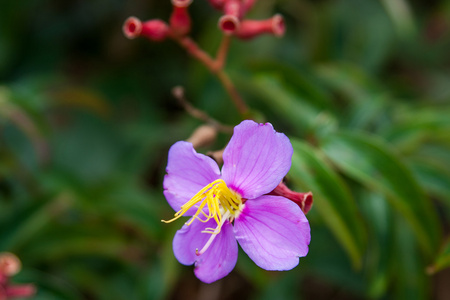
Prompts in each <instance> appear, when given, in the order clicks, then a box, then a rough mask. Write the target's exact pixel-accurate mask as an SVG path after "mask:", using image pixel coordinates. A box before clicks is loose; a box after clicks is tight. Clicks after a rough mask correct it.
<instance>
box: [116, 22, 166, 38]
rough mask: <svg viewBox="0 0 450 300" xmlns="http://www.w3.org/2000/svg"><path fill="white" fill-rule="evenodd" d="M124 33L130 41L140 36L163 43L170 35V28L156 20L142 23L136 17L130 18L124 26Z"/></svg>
mask: <svg viewBox="0 0 450 300" xmlns="http://www.w3.org/2000/svg"><path fill="white" fill-rule="evenodd" d="M122 29H123V33H124V34H125V36H126V37H127V38H129V39H134V38H136V37H138V36H143V37H146V38H148V39H150V40H152V41H162V40H164V39H165V38H166V37H167V36H168V35H169V32H170V30H169V26H168V25H167V24H166V23H165V22H164V21H162V20H159V19H154V20H150V21H147V22H144V23H142V22H141V20H139V19H138V18H136V17H129V18H128V19H127V20H126V21H125V23H124V24H123V28H122Z"/></svg>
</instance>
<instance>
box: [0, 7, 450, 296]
mask: <svg viewBox="0 0 450 300" xmlns="http://www.w3.org/2000/svg"><path fill="white" fill-rule="evenodd" d="M190 11H191V15H192V19H193V24H194V26H193V32H192V36H193V38H194V39H195V40H196V41H198V43H199V44H200V45H201V46H202V47H203V48H204V49H205V50H206V51H207V52H209V53H214V52H215V51H216V49H217V47H218V45H219V43H220V39H221V33H220V31H219V30H218V28H217V20H218V18H219V17H220V13H219V12H217V11H215V10H213V9H212V8H211V7H210V6H209V5H208V3H207V1H206V0H194V2H193V4H192V5H191V7H190ZM170 12H171V5H170V1H168V0H165V1H151V0H147V1H143V0H128V1H124V0H120V1H119V0H89V1H88V0H85V1H82V0H79V1H69V0H66V1H61V0H46V1H45V0H21V1H16V0H1V2H0V251H10V252H13V253H15V254H16V255H18V256H19V257H20V258H21V260H22V262H23V265H24V266H23V270H22V272H21V273H19V274H18V275H17V276H15V277H14V282H17V283H21V282H23V283H26V282H33V283H35V284H36V285H37V287H38V294H37V295H36V297H35V299H45V300H47V299H107V300H116V299H117V300H118V299H448V298H449V297H450V288H449V286H448V282H449V277H450V273H449V272H448V270H443V271H441V270H442V269H445V267H447V266H448V265H450V246H449V244H448V243H446V237H447V236H448V232H449V221H448V220H449V214H450V1H444V0H441V1H439V0H434V1H418V0H414V1H412V0H411V1H408V0H334V1H333V0H321V1H312V0H309V1H306V0H276V1H275V0H264V1H263V0H260V1H258V2H257V4H256V6H255V8H254V9H253V10H252V11H251V13H250V15H249V18H255V19H263V18H268V17H270V16H272V15H273V14H275V13H281V14H283V16H284V17H285V20H286V25H287V32H286V35H285V36H284V37H283V38H281V39H277V38H275V37H272V36H264V37H260V38H258V39H255V40H252V41H248V42H243V41H233V43H232V46H231V49H230V53H229V59H228V61H227V66H226V71H227V72H228V73H229V75H230V77H231V78H232V80H233V82H234V83H235V85H236V86H237V88H238V90H239V91H240V92H241V94H242V96H243V98H244V99H245V100H246V102H247V104H248V105H249V106H250V107H251V109H252V112H253V115H254V116H255V117H257V119H258V120H261V121H268V122H271V123H272V124H273V125H274V127H275V128H276V129H277V130H278V131H282V132H284V133H286V134H287V135H288V136H289V137H290V138H291V141H292V143H293V145H294V149H295V153H294V157H293V165H292V169H291V172H290V173H289V174H288V178H287V180H288V183H289V185H290V186H291V187H292V188H296V189H297V190H298V191H309V190H311V191H312V192H313V193H314V197H315V198H314V199H315V204H314V206H313V208H312V210H311V212H310V213H309V214H308V218H309V220H310V224H311V228H312V241H311V245H310V253H309V254H308V256H307V257H305V258H302V259H300V264H299V266H298V267H297V268H295V269H294V270H292V271H289V272H266V271H264V270H261V269H259V268H258V267H257V266H255V265H254V264H253V262H251V261H250V259H249V258H248V257H247V256H246V255H245V254H244V253H240V256H239V261H238V265H237V267H236V269H235V270H234V271H233V272H232V273H231V274H230V275H229V276H228V277H226V278H225V279H223V280H221V281H219V282H216V283H214V284H212V285H205V284H202V283H200V282H199V281H198V280H197V279H196V278H195V276H194V275H193V268H192V267H185V266H182V265H180V264H179V263H178V262H177V261H176V260H175V258H174V257H173V253H172V250H171V242H172V238H173V235H174V233H175V231H176V230H177V229H178V228H180V227H181V224H182V222H174V223H171V224H169V225H166V224H163V223H161V222H160V220H161V219H167V218H170V216H171V215H172V213H173V212H172V211H171V209H170V207H169V205H168V204H167V203H166V201H165V199H164V197H163V194H162V180H163V176H164V169H165V165H166V158H167V151H168V149H169V147H170V145H172V144H173V143H174V142H176V141H178V140H182V139H186V138H188V137H189V135H190V134H191V133H192V131H193V130H194V129H195V128H196V127H197V126H199V125H200V124H201V122H200V121H198V120H196V119H194V118H192V117H191V116H189V115H188V114H187V113H186V112H185V111H184V110H183V109H182V108H180V106H179V105H178V104H177V102H176V100H175V99H173V97H172V96H171V93H170V91H171V89H172V87H174V86H176V85H182V86H184V87H185V89H186V95H187V97H188V99H189V101H190V102H191V103H192V104H194V105H195V106H196V107H198V108H200V109H202V110H204V111H206V112H207V113H208V114H209V115H210V116H211V117H213V118H215V119H217V120H219V121H220V122H222V123H224V124H227V125H230V126H234V125H236V124H238V123H239V122H240V120H241V119H240V116H239V115H238V113H237V112H236V110H235V108H234V107H233V106H232V104H231V102H230V100H229V98H228V96H227V94H226V93H225V91H224V90H223V88H222V87H221V85H220V83H219V81H217V80H216V78H214V76H213V75H211V74H210V73H209V72H208V71H207V69H206V68H205V67H204V66H202V65H201V64H199V63H198V62H197V61H194V60H192V59H190V58H189V57H188V56H187V55H186V53H185V52H184V51H183V50H182V49H181V48H179V47H178V46H177V45H176V44H175V43H174V42H172V41H165V42H162V43H151V42H149V41H147V40H144V39H136V40H131V41H130V40H127V39H126V38H125V37H124V36H123V34H122V31H121V27H122V24H123V21H124V20H125V19H126V18H127V17H128V16H131V15H134V16H137V17H139V18H141V19H142V20H147V19H152V18H160V19H164V20H168V17H169V15H170ZM228 139H229V135H226V134H220V135H219V137H218V139H217V141H216V142H215V144H214V145H212V146H211V147H210V148H208V149H200V150H201V151H207V150H215V149H221V148H223V147H224V146H225V145H226V142H227V140H228ZM433 271H434V272H436V273H435V274H434V275H429V274H430V273H433Z"/></svg>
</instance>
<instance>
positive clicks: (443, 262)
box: [427, 239, 450, 273]
mask: <svg viewBox="0 0 450 300" xmlns="http://www.w3.org/2000/svg"><path fill="white" fill-rule="evenodd" d="M448 267H450V239H449V240H447V242H446V243H445V245H444V246H443V247H442V250H441V251H440V253H439V255H438V257H437V258H436V260H435V262H434V264H433V265H432V266H430V267H429V268H428V270H427V271H428V272H429V273H435V272H437V271H440V270H442V269H445V268H448Z"/></svg>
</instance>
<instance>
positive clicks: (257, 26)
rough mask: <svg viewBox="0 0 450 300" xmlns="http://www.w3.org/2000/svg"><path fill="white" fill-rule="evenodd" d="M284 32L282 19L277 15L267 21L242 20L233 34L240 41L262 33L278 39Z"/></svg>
mask: <svg viewBox="0 0 450 300" xmlns="http://www.w3.org/2000/svg"><path fill="white" fill-rule="evenodd" d="M285 30H286V27H285V24H284V19H283V17H282V16H281V15H279V14H277V15H275V16H273V17H272V18H270V19H267V20H244V21H242V22H241V24H240V26H239V28H238V29H237V30H236V32H235V34H236V36H237V37H238V38H241V39H251V38H254V37H256V36H258V35H260V34H263V33H269V34H273V35H275V36H277V37H280V36H282V35H283V34H284V32H285Z"/></svg>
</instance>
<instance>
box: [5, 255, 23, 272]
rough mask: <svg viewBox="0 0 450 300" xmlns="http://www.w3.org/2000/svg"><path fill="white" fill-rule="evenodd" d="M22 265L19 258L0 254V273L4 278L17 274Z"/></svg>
mask: <svg viewBox="0 0 450 300" xmlns="http://www.w3.org/2000/svg"><path fill="white" fill-rule="evenodd" d="M21 268H22V263H21V262H20V260H19V258H18V257H17V256H15V255H14V254H12V253H9V252H2V253H0V273H1V274H3V275H5V276H8V277H10V276H14V275H16V274H17V273H19V271H20V269H21Z"/></svg>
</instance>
